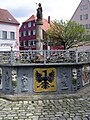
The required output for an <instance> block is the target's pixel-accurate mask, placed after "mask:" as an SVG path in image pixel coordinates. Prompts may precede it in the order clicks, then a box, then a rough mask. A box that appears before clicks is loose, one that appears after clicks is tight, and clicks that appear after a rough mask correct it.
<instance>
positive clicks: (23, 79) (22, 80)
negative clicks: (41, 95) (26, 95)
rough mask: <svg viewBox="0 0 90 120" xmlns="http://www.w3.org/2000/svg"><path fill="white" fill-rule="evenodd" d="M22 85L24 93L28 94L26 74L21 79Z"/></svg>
mask: <svg viewBox="0 0 90 120" xmlns="http://www.w3.org/2000/svg"><path fill="white" fill-rule="evenodd" d="M21 84H22V92H27V91H28V89H27V85H28V77H27V76H26V74H23V76H22V78H21Z"/></svg>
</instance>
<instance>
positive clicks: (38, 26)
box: [36, 20, 43, 50]
mask: <svg viewBox="0 0 90 120" xmlns="http://www.w3.org/2000/svg"><path fill="white" fill-rule="evenodd" d="M42 25H43V22H42V20H37V21H36V41H37V42H36V50H43V43H42V40H43V33H42Z"/></svg>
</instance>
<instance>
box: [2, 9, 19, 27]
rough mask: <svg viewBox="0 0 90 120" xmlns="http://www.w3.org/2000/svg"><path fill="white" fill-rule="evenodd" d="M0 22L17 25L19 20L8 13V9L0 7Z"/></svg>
mask: <svg viewBox="0 0 90 120" xmlns="http://www.w3.org/2000/svg"><path fill="white" fill-rule="evenodd" d="M0 22H3V23H10V24H16V25H19V22H18V21H17V20H16V19H15V18H14V17H13V16H12V15H11V14H10V12H9V11H8V10H5V9H1V8H0Z"/></svg>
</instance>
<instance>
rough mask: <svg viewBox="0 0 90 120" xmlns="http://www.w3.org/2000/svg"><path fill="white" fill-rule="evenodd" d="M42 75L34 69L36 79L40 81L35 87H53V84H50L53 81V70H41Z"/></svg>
mask: <svg viewBox="0 0 90 120" xmlns="http://www.w3.org/2000/svg"><path fill="white" fill-rule="evenodd" d="M42 72H43V73H44V75H42V74H41V73H39V72H38V71H36V73H35V75H36V81H37V82H38V83H40V85H38V86H37V88H39V87H41V88H43V89H48V88H49V87H54V85H51V84H50V83H52V82H53V81H54V77H55V73H54V70H52V71H51V72H50V73H48V74H47V70H44V71H42Z"/></svg>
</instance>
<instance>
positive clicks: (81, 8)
mask: <svg viewBox="0 0 90 120" xmlns="http://www.w3.org/2000/svg"><path fill="white" fill-rule="evenodd" d="M87 9H88V5H87V4H86V5H82V6H80V10H81V11H82V10H87Z"/></svg>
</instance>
